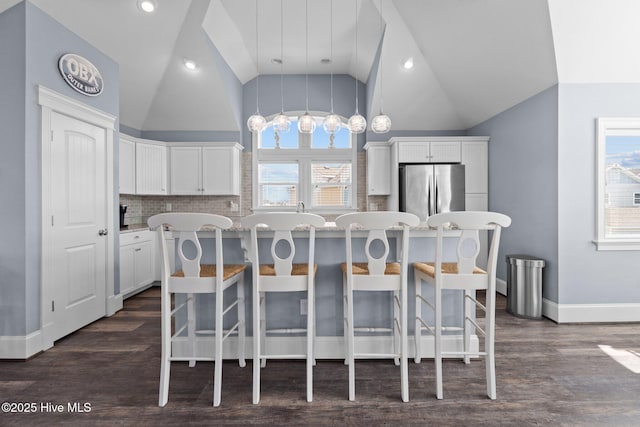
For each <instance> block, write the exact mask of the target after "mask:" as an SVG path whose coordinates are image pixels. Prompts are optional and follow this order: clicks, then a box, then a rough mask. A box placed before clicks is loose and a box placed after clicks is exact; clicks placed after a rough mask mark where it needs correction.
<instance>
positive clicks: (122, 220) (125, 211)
mask: <svg viewBox="0 0 640 427" xmlns="http://www.w3.org/2000/svg"><path fill="white" fill-rule="evenodd" d="M125 213H127V205H120V228H127V226H126V225H124V214H125Z"/></svg>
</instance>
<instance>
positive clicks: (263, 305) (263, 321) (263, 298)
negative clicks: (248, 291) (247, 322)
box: [260, 292, 267, 368]
mask: <svg viewBox="0 0 640 427" xmlns="http://www.w3.org/2000/svg"><path fill="white" fill-rule="evenodd" d="M260 335H261V336H262V337H261V340H260V354H261V355H262V356H264V354H265V350H264V349H265V346H266V345H267V293H266V292H260ZM265 366H267V359H266V358H263V357H260V367H261V368H264V367H265Z"/></svg>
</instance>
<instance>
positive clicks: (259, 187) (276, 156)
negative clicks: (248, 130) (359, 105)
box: [253, 117, 357, 213]
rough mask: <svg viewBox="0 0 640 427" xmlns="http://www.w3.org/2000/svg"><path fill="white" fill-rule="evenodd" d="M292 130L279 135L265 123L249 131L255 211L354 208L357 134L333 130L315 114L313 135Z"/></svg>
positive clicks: (293, 120) (318, 210)
mask: <svg viewBox="0 0 640 427" xmlns="http://www.w3.org/2000/svg"><path fill="white" fill-rule="evenodd" d="M291 120H292V124H291V130H290V131H289V132H287V133H282V134H279V133H278V132H275V131H274V129H273V128H272V127H271V123H268V124H267V127H266V128H265V130H263V131H262V132H261V133H260V134H254V135H253V165H254V168H253V170H254V171H255V172H254V173H253V188H254V191H253V208H254V210H260V209H268V210H296V209H297V207H298V204H299V203H300V202H302V203H303V204H304V206H305V209H306V210H311V211H314V212H324V213H330V212H335V213H340V212H345V211H349V210H353V209H354V208H355V207H356V194H355V191H354V189H355V188H357V185H356V179H355V177H356V165H357V162H356V143H355V141H356V137H355V136H354V135H351V133H350V132H349V130H348V129H346V128H340V130H339V131H338V132H336V133H335V134H334V135H329V134H327V133H326V132H325V131H324V129H323V128H322V117H316V122H317V127H316V130H315V132H314V133H313V134H311V135H305V134H300V133H298V127H297V125H298V123H297V120H296V118H295V117H292V118H291Z"/></svg>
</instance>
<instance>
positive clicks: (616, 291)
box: [558, 84, 640, 304]
mask: <svg viewBox="0 0 640 427" xmlns="http://www.w3.org/2000/svg"><path fill="white" fill-rule="evenodd" d="M638 116H640V84H561V85H560V89H559V118H560V119H559V123H560V126H559V133H558V134H559V137H558V139H559V150H558V168H559V170H560V171H562V173H561V174H560V176H559V181H558V198H559V200H560V203H559V213H558V220H559V261H560V269H559V275H558V280H559V283H560V293H559V300H558V302H559V303H562V304H592V303H599V304H604V303H636V304H637V303H640V275H639V274H638V265H639V264H640V256H639V254H638V252H637V251H596V248H595V245H594V244H593V243H592V241H593V240H594V239H595V236H596V228H595V227H596V218H595V212H596V139H595V135H596V118H598V117H638Z"/></svg>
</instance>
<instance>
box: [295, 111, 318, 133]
mask: <svg viewBox="0 0 640 427" xmlns="http://www.w3.org/2000/svg"><path fill="white" fill-rule="evenodd" d="M314 130H316V121H315V119H314V118H313V116H312V115H311V114H309V113H304V114H303V115H301V116H300V117H298V131H300V133H313V131H314Z"/></svg>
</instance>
